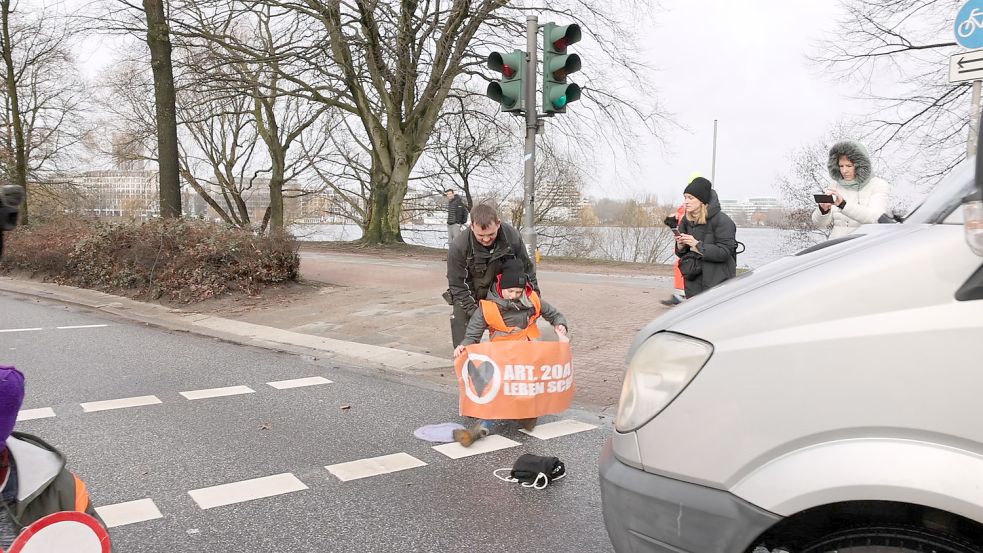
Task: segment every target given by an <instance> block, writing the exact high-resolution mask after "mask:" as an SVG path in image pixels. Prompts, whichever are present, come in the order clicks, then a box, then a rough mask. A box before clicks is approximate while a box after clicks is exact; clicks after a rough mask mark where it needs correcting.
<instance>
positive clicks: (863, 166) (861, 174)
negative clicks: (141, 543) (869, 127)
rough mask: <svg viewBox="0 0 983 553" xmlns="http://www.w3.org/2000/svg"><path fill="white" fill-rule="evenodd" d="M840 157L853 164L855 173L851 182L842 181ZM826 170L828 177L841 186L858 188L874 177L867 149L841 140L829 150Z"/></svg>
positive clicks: (849, 141)
mask: <svg viewBox="0 0 983 553" xmlns="http://www.w3.org/2000/svg"><path fill="white" fill-rule="evenodd" d="M840 156H846V157H847V159H849V160H850V161H852V162H853V167H854V171H855V178H854V180H853V181H845V180H843V175H841V174H840ZM826 168H827V169H829V176H831V177H833V180H835V181H836V183H837V184H839V185H841V186H848V187H854V188H860V187H863V186H864V185H866V184H867V183H868V182H870V179H871V177H873V176H874V172H873V168H872V167H871V163H870V154H868V153H867V148H865V147H864V145H863V144H861V143H859V142H854V141H852V140H842V141H840V142H837V143H836V144H833V147H832V148H830V149H829V161H827V163H826Z"/></svg>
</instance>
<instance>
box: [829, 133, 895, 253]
mask: <svg viewBox="0 0 983 553" xmlns="http://www.w3.org/2000/svg"><path fill="white" fill-rule="evenodd" d="M826 166H827V168H828V169H829V176H831V177H833V180H834V181H836V186H835V187H833V188H831V189H828V190H826V194H830V195H832V196H833V203H831V204H819V205H818V207H817V208H816V210H815V211H813V212H812V222H813V224H814V225H816V228H819V229H824V230H825V229H828V228H829V227H830V224H832V230H831V231H830V234H829V237H830V239H833V238H839V237H840V236H843V235H846V234H850V233H851V232H853V230H854V229H856V228H857V227H858V226H860V225H863V224H867V223H876V222H877V220H878V219H879V218H880V217H881V215H884V214H885V213H886V212H887V203H888V196H889V194H890V188H891V187H890V185H889V184H888V183H887V181H886V180H884V179H882V178H879V177H875V176H873V171H872V168H871V163H870V156H869V155H868V154H867V149H866V148H864V147H863V145H862V144H860V143H858V142H853V141H851V140H844V141H842V142H837V143H836V144H834V145H833V147H832V148H830V149H829V161H828V162H827V164H826Z"/></svg>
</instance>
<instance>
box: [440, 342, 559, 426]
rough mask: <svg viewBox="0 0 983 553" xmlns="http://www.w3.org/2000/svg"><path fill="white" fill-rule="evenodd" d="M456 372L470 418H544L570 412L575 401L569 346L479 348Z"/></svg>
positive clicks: (461, 359) (512, 344)
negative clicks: (568, 410)
mask: <svg viewBox="0 0 983 553" xmlns="http://www.w3.org/2000/svg"><path fill="white" fill-rule="evenodd" d="M454 368H455V370H456V371H457V382H458V385H459V389H460V406H461V414H462V415H464V416H468V417H477V418H479V419H526V418H531V417H541V416H543V415H552V414H556V413H561V412H563V411H566V410H567V409H569V408H570V403H571V402H572V401H573V391H574V386H573V373H572V372H571V370H570V343H569V342H528V341H500V342H483V343H480V344H474V345H470V346H467V347H466V348H464V353H463V354H461V355H460V356H459V357H458V358H457V359H456V360H455V362H454Z"/></svg>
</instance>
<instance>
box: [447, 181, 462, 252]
mask: <svg viewBox="0 0 983 553" xmlns="http://www.w3.org/2000/svg"><path fill="white" fill-rule="evenodd" d="M444 196H447V247H448V248H449V247H450V245H451V244H453V243H454V239H455V238H457V237H458V236H459V235H460V234H461V232H462V231H463V229H464V224H465V223H467V222H468V208H467V206H466V205H464V200H462V199H461V197H460V196H458V195H457V194H455V193H454V189H453V188H448V189H447V190H445V191H444Z"/></svg>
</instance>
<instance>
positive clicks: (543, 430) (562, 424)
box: [519, 420, 597, 440]
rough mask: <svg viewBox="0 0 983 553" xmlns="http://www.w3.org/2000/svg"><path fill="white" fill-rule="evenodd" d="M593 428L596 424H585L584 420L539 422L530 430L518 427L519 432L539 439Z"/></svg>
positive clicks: (547, 438)
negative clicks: (539, 423)
mask: <svg viewBox="0 0 983 553" xmlns="http://www.w3.org/2000/svg"><path fill="white" fill-rule="evenodd" d="M595 428H597V425H594V424H587V423H586V422H580V421H574V420H562V421H556V422H548V423H546V424H541V425H539V426H537V427H536V428H534V429H533V430H532V431H531V432H530V431H526V430H522V429H519V432H522V433H523V434H529V435H530V436H532V437H534V438H539V439H540V440H549V439H550V438H558V437H560V436H566V435H568V434H576V433H577V432H586V431H587V430H594V429H595Z"/></svg>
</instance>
